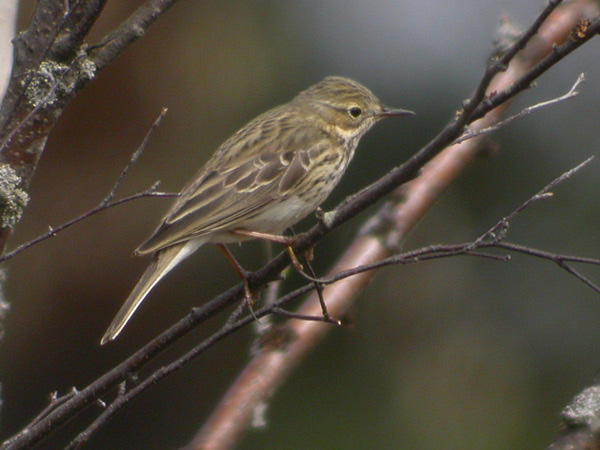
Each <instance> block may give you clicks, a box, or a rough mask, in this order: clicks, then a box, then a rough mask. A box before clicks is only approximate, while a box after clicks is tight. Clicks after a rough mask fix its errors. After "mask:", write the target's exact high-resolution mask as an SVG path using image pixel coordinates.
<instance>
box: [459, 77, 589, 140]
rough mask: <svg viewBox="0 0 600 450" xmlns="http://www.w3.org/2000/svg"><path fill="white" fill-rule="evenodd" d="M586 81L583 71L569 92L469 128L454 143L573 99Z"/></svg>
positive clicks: (492, 130)
mask: <svg viewBox="0 0 600 450" xmlns="http://www.w3.org/2000/svg"><path fill="white" fill-rule="evenodd" d="M583 81H585V74H583V73H581V74H579V76H578V77H577V80H576V81H575V84H573V86H571V89H569V92H567V93H566V94H564V95H561V96H560V97H557V98H554V99H552V100H547V101H545V102H541V103H537V104H535V105H532V106H529V107H527V108H524V109H523V110H522V111H521V112H519V113H518V114H515V115H513V116H510V117H508V118H506V119H504V120H502V121H500V122H498V123H496V124H495V125H492V126H490V127H487V128H482V129H481V130H469V129H467V130H466V131H465V133H464V134H463V135H462V136H461V137H459V138H458V139H456V140H455V141H454V142H453V144H460V143H461V142H463V141H466V140H467V139H473V138H475V137H480V136H484V135H487V134H490V133H493V132H495V131H498V130H499V129H500V128H503V127H505V126H506V125H508V124H510V123H512V122H513V121H515V120H517V119H520V118H521V117H523V116H526V115H527V114H531V113H532V112H534V111H536V110H538V109H541V108H545V107H547V106H551V105H554V104H556V103H560V102H563V101H565V100H569V99H572V98H574V97H577V96H578V95H579V92H578V91H576V89H577V87H579V85H580V84H581V83H582V82H583Z"/></svg>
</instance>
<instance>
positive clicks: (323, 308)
mask: <svg viewBox="0 0 600 450" xmlns="http://www.w3.org/2000/svg"><path fill="white" fill-rule="evenodd" d="M310 256H311V257H312V256H313V254H312V249H311V254H310ZM304 259H305V263H306V267H307V268H308V271H309V273H310V276H311V278H312V281H313V283H314V285H315V290H316V291H317V296H318V297H319V304H320V305H321V312H322V313H323V319H324V321H325V322H329V323H333V324H335V325H341V324H342V322H341V321H340V320H337V319H334V318H333V317H331V316H330V315H329V311H327V305H326V304H325V299H324V298H323V284H322V283H319V279H318V278H317V274H316V273H315V271H314V269H313V267H312V265H311V264H310V260H309V259H308V257H307V256H305V258H304Z"/></svg>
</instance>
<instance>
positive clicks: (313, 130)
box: [101, 76, 415, 345]
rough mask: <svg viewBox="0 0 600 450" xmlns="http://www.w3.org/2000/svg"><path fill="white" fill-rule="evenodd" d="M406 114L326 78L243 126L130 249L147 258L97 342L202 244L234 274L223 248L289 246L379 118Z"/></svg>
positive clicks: (345, 81) (347, 82) (357, 87)
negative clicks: (260, 243) (268, 243)
mask: <svg viewBox="0 0 600 450" xmlns="http://www.w3.org/2000/svg"><path fill="white" fill-rule="evenodd" d="M414 114H415V113H414V112H412V111H409V110H405V109H396V108H390V107H387V106H385V105H384V104H383V103H382V102H381V101H380V100H379V99H378V98H377V97H376V96H375V95H374V94H373V93H372V92H371V91H370V90H369V89H367V88H366V87H364V86H363V85H361V84H360V83H358V82H356V81H354V80H351V79H349V78H344V77H339V76H329V77H326V78H325V79H323V80H322V81H320V82H318V83H316V84H314V85H312V86H310V87H309V88H307V89H305V90H304V91H302V92H300V93H299V94H298V95H296V96H295V97H294V98H293V99H292V100H291V101H289V102H288V103H285V104H283V105H280V106H277V107H275V108H273V109H271V110H269V111H267V112H265V113H263V114H261V115H259V116H258V117H256V118H255V119H253V120H251V121H250V122H249V123H248V124H246V125H245V126H244V127H243V128H241V129H240V130H239V131H237V132H236V133H234V134H233V135H232V136H231V137H230V138H229V139H227V140H226V141H225V142H224V143H223V144H222V145H221V146H220V147H219V148H218V149H217V151H216V152H215V153H214V154H213V156H212V157H211V158H210V159H209V160H208V162H207V163H206V164H205V165H204V166H203V167H202V168H201V169H200V170H199V171H198V172H197V173H196V175H195V176H194V177H192V179H191V180H190V181H189V182H188V183H187V185H186V186H185V187H184V188H183V189H182V191H181V193H180V195H179V196H178V197H177V199H176V200H175V201H174V203H173V205H172V207H171V208H170V210H169V211H168V213H167V214H166V215H165V217H164V218H163V220H162V222H161V223H160V225H159V226H158V228H157V229H156V230H155V231H154V233H153V234H152V235H151V236H150V237H149V238H148V239H147V240H146V241H145V242H143V243H142V244H141V245H140V246H139V247H138V248H137V249H136V250H135V252H134V254H135V255H149V254H150V255H152V260H151V262H150V264H149V265H148V267H147V268H146V270H145V272H144V273H143V275H142V276H141V278H140V279H139V281H138V283H137V284H136V286H135V287H134V289H133V290H132V291H131V293H130V295H129V297H128V298H127V299H126V300H125V302H124V304H123V306H122V307H121V309H120V310H119V312H118V313H117V315H116V316H115V318H114V319H113V321H112V323H111V324H110V326H109V327H108V329H107V331H106V333H105V334H104V336H103V337H102V340H101V344H102V345H104V344H106V343H107V342H109V341H112V340H113V339H115V338H116V337H117V336H118V335H119V334H120V333H121V331H122V330H123V328H124V327H125V325H126V324H127V322H128V321H129V319H130V318H131V316H132V315H133V314H134V313H135V311H136V310H137V308H138V307H139V306H140V304H141V303H142V301H143V300H144V299H145V298H146V296H147V295H148V293H149V292H150V291H151V289H152V288H153V287H154V286H155V285H156V284H157V283H158V282H159V281H160V280H161V279H162V278H163V277H164V276H165V275H166V274H167V273H168V272H170V271H171V270H172V269H173V268H174V267H175V266H177V265H178V264H179V263H180V262H181V261H183V260H184V259H185V258H187V257H188V256H190V255H191V254H192V253H194V252H195V251H196V250H198V248H200V247H201V246H202V245H204V244H207V243H212V244H217V245H218V246H219V247H220V248H221V249H222V250H224V251H225V252H226V255H229V256H228V258H229V259H230V261H231V262H232V263H233V264H234V267H235V266H236V264H237V263H236V262H235V259H233V256H232V255H231V254H230V253H229V252H228V251H227V249H226V247H225V244H231V243H239V242H242V241H246V240H248V239H253V238H259V239H266V240H272V241H276V242H282V243H289V241H288V240H286V237H284V236H282V233H283V232H284V231H285V230H287V229H288V228H290V227H291V226H292V225H294V224H296V223H297V222H299V221H300V220H301V219H303V218H305V217H306V216H308V215H309V214H310V213H311V212H313V211H315V210H316V209H317V208H318V207H319V205H321V203H322V202H323V201H324V200H325V199H326V198H327V197H328V195H329V194H330V192H331V191H332V190H333V188H334V187H335V186H336V185H337V184H338V182H339V181H340V178H341V177H342V175H343V174H344V172H345V171H346V168H347V167H348V164H349V162H350V160H351V159H352V157H353V156H354V152H355V149H356V147H357V145H358V142H359V140H360V138H361V137H362V136H364V134H365V133H366V132H367V131H369V129H371V127H372V126H373V125H374V124H375V123H377V122H379V121H380V120H382V119H384V118H387V117H393V116H405V115H414ZM236 270H237V271H238V274H240V275H241V276H242V277H243V272H241V268H240V267H239V266H238V267H236ZM244 282H245V287H246V288H247V282H246V280H245V279H244Z"/></svg>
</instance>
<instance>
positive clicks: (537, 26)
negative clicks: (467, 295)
mask: <svg viewBox="0 0 600 450" xmlns="http://www.w3.org/2000/svg"><path fill="white" fill-rule="evenodd" d="M149 3H152V2H149ZM161 3H162V4H163V5H164V4H166V3H165V2H161ZM558 3H560V2H551V3H549V5H548V7H547V8H546V9H545V10H544V13H542V14H541V15H540V17H539V18H538V19H537V20H536V22H535V23H534V24H533V25H532V26H531V27H530V29H529V30H528V31H527V32H526V33H525V34H524V35H523V36H522V37H521V38H520V39H519V41H518V42H517V43H516V44H515V45H514V46H513V47H511V48H510V49H509V50H508V51H507V53H506V55H505V56H503V57H502V58H500V59H499V60H500V61H503V63H502V64H498V65H496V66H492V67H494V68H493V69H488V70H486V73H485V74H484V76H483V78H482V81H481V83H480V86H479V88H478V89H476V91H475V93H474V94H473V96H472V97H471V99H470V100H469V101H468V102H466V104H465V107H464V108H463V111H462V112H461V113H460V114H459V116H458V119H457V120H454V121H452V122H451V123H450V124H448V126H447V127H445V128H444V129H443V130H442V132H441V133H440V134H439V135H438V136H437V137H436V138H434V139H433V140H432V141H431V142H430V143H429V144H427V145H426V146H425V147H424V148H423V149H422V150H421V151H419V152H418V153H417V154H416V155H415V156H413V157H412V158H411V159H409V161H408V162H407V163H405V164H403V165H402V166H400V167H398V168H395V169H393V170H392V171H391V172H390V173H389V174H387V175H386V176H384V177H383V178H381V179H380V180H379V181H378V182H376V183H374V184H373V185H371V186H369V187H368V188H366V189H364V190H362V191H361V192H359V193H357V194H356V195H355V196H353V197H351V198H348V199H346V200H345V201H344V202H343V203H342V204H341V205H340V206H339V207H338V208H337V209H336V210H335V211H334V212H333V213H330V214H329V215H327V220H323V221H321V223H319V224H318V225H317V226H315V227H313V228H312V229H311V230H310V231H309V232H308V233H306V235H305V236H304V237H303V238H301V239H300V240H299V241H298V242H297V243H296V244H295V246H294V248H295V250H296V252H297V253H298V254H302V253H303V251H304V250H307V249H308V248H309V247H312V246H314V244H315V243H317V242H318V241H319V240H320V239H322V238H323V237H324V236H325V235H326V234H327V233H329V232H330V231H331V230H332V229H334V228H336V227H338V226H339V225H341V224H342V223H344V222H346V221H347V220H349V219H350V218H352V217H354V216H355V215H356V214H357V213H358V212H360V211H362V210H364V209H365V208H367V207H368V206H370V205H372V204H373V203H375V202H376V201H378V200H379V199H381V198H382V197H383V196H385V195H387V194H389V193H391V192H392V191H394V190H395V189H396V188H398V187H399V186H400V185H402V184H403V183H405V182H406V181H409V180H411V179H413V178H414V177H415V176H416V174H417V173H418V172H419V170H421V169H423V170H422V175H421V176H420V177H419V178H417V179H415V180H414V181H412V182H411V183H410V185H408V186H406V187H405V188H404V190H403V192H404V193H407V194H406V196H407V198H406V201H405V203H403V204H402V206H401V207H399V206H398V205H397V204H394V203H390V204H389V205H387V207H388V209H389V212H388V214H387V215H386V216H390V217H394V219H395V220H397V223H396V225H397V227H392V226H391V225H390V226H389V227H387V229H386V227H385V226H381V227H375V228H373V231H374V232H373V233H371V234H370V235H363V236H361V237H360V238H359V239H357V240H356V241H355V242H354V243H352V244H351V245H350V247H349V249H348V251H347V252H346V254H345V255H344V256H343V257H342V259H341V260H340V263H339V266H338V267H355V266H364V265H366V264H371V263H375V262H377V261H379V260H381V259H382V258H383V257H385V256H389V252H390V249H391V248H393V247H391V246H386V244H387V243H394V242H396V241H398V240H401V239H402V237H403V236H404V235H405V233H406V232H407V231H408V230H409V229H410V228H411V227H412V226H413V225H414V223H415V222H416V221H417V220H418V218H419V217H420V215H422V214H424V210H426V209H427V207H428V205H429V204H430V202H431V201H432V200H431V199H429V200H427V201H425V202H422V200H423V197H420V196H419V189H429V190H430V191H429V192H433V193H434V195H433V196H432V198H433V199H435V198H437V197H438V196H439V195H440V194H441V192H442V191H443V188H444V186H446V185H447V183H449V182H451V180H452V179H453V178H454V177H455V176H456V175H457V174H458V173H459V172H460V170H461V168H462V167H464V166H465V165H466V163H467V162H468V161H469V160H470V159H472V158H473V157H474V155H476V154H477V145H476V143H477V141H478V139H472V140H470V141H468V142H464V143H462V144H460V145H457V146H452V147H450V148H446V146H447V145H449V144H451V143H452V142H453V141H454V140H455V139H456V138H457V137H459V136H460V135H461V134H462V133H463V131H464V128H465V126H466V125H467V124H473V122H474V121H475V120H476V119H477V118H479V117H483V116H484V115H485V117H483V119H481V121H479V122H478V123H477V124H473V127H474V128H478V127H486V126H490V125H491V124H492V123H494V122H497V121H498V120H499V115H500V114H501V112H502V109H501V108H498V106H499V105H502V106H504V102H506V100H508V99H509V98H511V97H512V96H514V95H515V94H516V93H518V92H521V91H523V90H524V89H527V88H528V86H529V85H530V83H531V81H533V80H534V79H535V78H537V77H538V76H540V75H541V74H542V73H544V72H545V71H546V70H548V69H549V68H550V67H551V66H553V65H554V64H555V63H557V62H558V61H560V60H561V59H562V58H563V57H564V56H566V55H567V54H569V53H570V52H571V51H573V50H574V49H575V48H577V47H578V46H580V45H581V44H582V43H583V42H584V41H583V40H579V41H577V43H576V44H575V43H574V41H568V42H566V43H565V44H563V45H562V46H559V47H558V50H557V52H555V53H552V55H551V56H552V58H551V59H548V57H546V58H545V59H543V61H544V64H543V65H541V66H540V65H539V64H538V65H535V66H534V64H535V61H539V60H540V59H542V58H544V56H545V53H543V52H541V51H540V52H538V53H535V54H533V55H531V54H528V59H527V61H526V62H523V61H520V63H521V64H519V65H518V70H516V69H515V70H514V71H511V69H510V68H511V66H512V64H511V65H510V66H509V67H508V70H506V71H504V72H503V70H504V69H506V67H505V65H506V64H508V63H509V62H511V61H512V60H513V59H515V55H517V53H518V52H519V50H520V49H522V48H523V47H525V44H526V43H527V42H528V41H529V40H530V39H531V36H533V35H534V34H536V33H538V32H541V31H540V30H541V29H542V28H541V25H542V23H544V21H545V20H546V19H547V18H548V19H549V20H551V17H550V16H549V15H550V13H551V12H552V11H553V10H554V8H556V6H557V5H558ZM567 7H569V6H565V8H567ZM595 23H596V22H593V23H592V26H591V29H593V27H594V26H595ZM571 26H572V24H571ZM131 31H134V30H133V29H132V30H131ZM131 31H130V32H131ZM130 32H129V33H130ZM555 37H556V36H553V35H551V34H550V33H548V39H550V40H552V42H556V41H558V39H555ZM124 39H126V38H124ZM584 39H585V40H587V39H588V38H587V36H584ZM112 44H113V43H112V42H107V43H106V47H107V46H109V45H112ZM114 44H115V45H116V46H117V47H116V48H119V42H115V43H114ZM548 48H549V47H548ZM101 51H102V48H100V49H99V50H98V52H97V53H96V54H95V55H96V56H98V55H99V52H101ZM524 51H526V50H524ZM553 55H558V56H553ZM107 57H108V58H109V59H110V58H111V56H110V55H109V54H108V53H107ZM96 61H97V62H99V61H100V59H97V60H96ZM486 92H487V94H486ZM490 93H496V94H495V95H494V96H492V97H490ZM486 96H487V97H486ZM494 108H496V109H494ZM492 109H493V111H492ZM445 148H446V149H445ZM444 149H445V150H444ZM465 149H468V150H466V151H465ZM442 150H444V151H443V152H442ZM449 150H451V151H449ZM440 152H442V153H440ZM437 154H440V155H439V157H438V158H436V161H431V160H432V158H433V157H434V156H435V155H437ZM429 161H431V162H429ZM427 162H429V164H427V165H426V166H425V167H424V165H425V164H426V163H427ZM448 167H452V170H448ZM433 180H435V181H433ZM396 196H397V197H400V194H396ZM413 196H414V198H416V199H418V200H419V201H421V205H420V207H419V206H418V205H417V203H418V202H417V201H415V202H414V203H411V198H413ZM406 205H408V207H409V208H414V209H412V210H410V211H409V210H408V209H407V206H406ZM387 222H391V221H389V220H388V219H385V218H384V219H382V220H380V223H381V224H385V223H387ZM384 231H388V232H384ZM381 237H384V239H381ZM487 256H489V255H486V257H487ZM288 264H289V257H288V254H287V252H282V253H280V254H279V255H278V256H277V257H275V258H274V259H273V260H271V261H270V262H269V263H268V264H267V265H266V266H264V267H263V268H261V269H260V270H258V271H257V272H255V273H253V274H251V277H250V280H249V283H250V285H251V287H252V288H253V289H256V290H258V289H260V287H261V286H264V285H265V284H266V283H268V282H270V281H272V280H275V279H277V278H278V277H279V274H280V273H281V271H282V270H283V269H284V268H285V267H286V266H287V265H288ZM338 270H339V269H338ZM333 273H336V272H335V271H334V272H333ZM372 274H373V271H372V270H371V271H369V272H365V273H361V274H357V275H354V276H351V277H349V278H347V279H346V280H345V281H344V282H343V283H336V284H333V285H330V286H328V287H327V288H326V289H325V296H326V299H327V302H328V309H329V311H330V312H331V314H332V315H333V316H334V317H335V316H339V315H341V314H342V313H343V311H345V310H346V309H347V308H348V307H349V306H350V304H351V302H352V300H353V299H354V298H355V297H356V295H357V294H358V293H359V292H361V290H362V289H364V287H365V286H366V284H367V283H368V282H369V280H370V279H371V277H372ZM312 289H314V285H313V284H310V285H307V286H305V287H303V288H300V289H297V290H296V291H294V292H291V293H289V294H287V295H285V296H283V297H282V298H280V301H278V302H276V303H275V304H274V305H271V306H269V307H268V308H273V307H279V306H280V305H281V304H283V302H284V301H286V299H288V298H295V297H297V296H298V295H301V294H302V293H306V292H309V291H311V290H312ZM242 296H243V287H242V285H241V284H239V285H237V286H235V287H233V288H231V289H229V290H228V291H226V292H224V293H222V294H221V295H219V296H217V297H216V298H214V299H213V300H211V301H210V302H208V303H206V304H205V305H203V306H202V307H200V308H195V309H193V311H192V312H191V313H190V314H189V315H188V316H187V317H185V318H184V319H182V320H181V321H179V322H178V323H177V324H175V325H174V326H172V327H171V328H170V329H168V330H167V331H166V332H165V333H163V334H162V335H160V336H159V337H157V338H156V339H154V340H152V341H151V342H150V343H149V344H147V345H146V346H145V347H144V348H143V349H141V350H140V351H138V352H136V353H135V354H134V355H132V356H131V357H130V358H128V359H127V360H126V361H124V362H123V363H121V364H120V365H118V366H117V367H115V368H114V369H112V370H111V371H109V372H108V373H106V374H105V375H104V376H103V377H101V378H99V379H98V380H96V381H94V382H93V383H91V384H90V385H89V386H88V387H86V388H85V389H83V390H82V391H81V393H80V394H79V395H77V396H76V397H74V398H73V399H71V400H69V401H68V402H66V403H65V404H63V405H61V406H60V407H58V408H56V409H55V410H54V411H52V412H51V413H50V414H49V415H48V416H47V417H46V418H45V419H44V421H43V423H39V424H37V425H35V426H34V427H32V428H31V429H30V430H29V432H28V433H27V435H25V436H24V437H23V438H21V439H19V440H18V441H15V442H14V443H13V445H12V446H11V447H10V448H27V447H30V446H31V445H33V444H35V443H37V442H39V441H40V440H41V439H43V438H44V437H45V436H47V435H48V434H49V433H50V432H52V431H53V430H55V429H56V428H57V427H59V426H61V425H62V424H64V423H65V422H66V421H68V420H70V419H71V418H72V417H73V416H74V415H76V414H77V413H78V412H80V411H81V410H82V409H83V408H85V407H86V406H87V405H89V404H91V403H92V402H94V401H95V400H96V399H97V398H99V397H101V396H102V395H104V394H105V393H107V392H108V391H109V390H110V389H112V388H114V387H116V386H117V385H118V384H119V383H120V382H122V381H123V380H125V379H126V378H127V376H128V375H129V374H131V373H134V372H136V371H137V370H138V369H140V368H141V367H142V366H143V365H145V364H146V363H147V362H148V361H150V360H152V359H153V358H154V357H155V356H156V355H157V354H158V353H160V352H161V351H162V350H163V349H165V348H167V347H168V346H169V345H171V344H172V343H174V342H175V341H177V340H178V339H179V338H180V337H181V336H183V335H185V334H186V333H188V332H189V331H190V330H192V329H193V328H195V327H196V326H198V325H199V324H200V323H203V322H204V321H205V320H206V319H207V318H209V317H211V316H213V315H214V314H216V313H217V312H218V311H221V310H223V309H224V308H225V307H226V306H228V305H231V304H233V303H235V302H236V301H239V300H240V299H241V298H242ZM268 308H263V309H260V310H258V311H255V314H256V315H257V316H258V317H262V316H263V315H264V314H267V313H268V312H270V310H269V309H268ZM320 312H321V310H320V306H319V304H318V301H317V299H316V298H311V299H309V300H307V303H306V304H305V305H303V306H302V307H301V308H300V309H299V310H298V312H297V313H298V314H299V315H305V316H312V317H316V316H317V315H319V314H320ZM252 321H253V318H252V317H251V316H247V317H245V318H242V319H240V320H239V321H237V322H235V323H226V324H225V326H224V327H223V328H222V329H221V331H220V332H219V333H217V334H215V335H213V336H211V337H210V338H209V339H208V340H206V341H204V342H203V343H202V344H201V345H200V346H197V347H195V348H194V349H192V350H191V351H189V352H187V353H185V355H183V357H182V358H180V359H178V360H177V361H175V362H173V363H172V364H169V365H167V366H165V367H163V368H162V369H160V370H159V371H157V372H155V373H153V374H152V375H151V376H149V377H148V378H146V379H145V380H144V381H142V382H141V383H139V384H138V385H136V386H134V387H133V388H132V389H131V390H129V391H128V392H126V393H124V394H123V395H119V396H118V397H117V398H116V399H115V401H114V402H113V403H112V404H110V405H109V407H108V408H107V411H108V409H111V412H110V413H108V412H106V411H105V413H103V417H109V416H110V415H111V414H113V411H116V410H118V409H119V408H120V407H121V406H122V405H124V404H125V403H127V402H128V401H129V400H130V399H132V398H134V397H135V396H136V395H139V393H141V392H142V391H143V390H145V389H147V388H148V387H149V386H151V385H153V384H154V383H156V382H157V381H159V380H160V379H162V378H164V377H166V376H167V375H168V374H170V373H172V372H173V371H175V370H178V369H179V368H180V367H182V366H183V365H184V364H186V363H187V362H188V361H190V360H191V359H192V358H193V357H195V356H197V355H198V354H200V353H201V352H202V351H203V350H204V349H206V348H208V347H210V346H211V345H214V343H215V342H217V341H219V340H221V339H223V338H224V337H226V336H227V335H228V334H231V333H232V332H233V331H235V330H237V329H239V327H241V326H244V325H246V324H248V323H251V322H252ZM329 329H330V327H328V326H326V325H325V324H322V323H317V322H313V321H299V320H294V321H289V322H288V323H286V325H285V326H284V327H277V328H276V329H274V330H273V331H272V333H273V336H274V338H273V340H271V341H268V344H267V345H264V346H263V348H262V351H261V352H260V354H258V355H256V356H255V358H254V359H253V360H252V362H251V363H250V364H249V365H248V367H247V368H246V370H244V372H243V373H242V374H241V375H240V377H239V379H238V381H237V382H236V383H235V384H234V387H233V388H232V390H231V391H230V393H228V394H227V396H226V398H225V399H224V402H223V405H229V408H228V409H227V411H224V410H222V409H218V410H217V411H215V415H214V416H213V417H212V418H211V419H210V420H209V421H208V422H207V423H206V424H205V428H204V430H205V433H203V434H202V436H203V437H202V438H199V439H202V440H205V439H211V442H221V441H219V439H226V440H227V441H228V442H231V441H232V439H233V440H234V441H235V440H236V439H237V436H239V435H240V433H241V432H242V431H243V430H244V429H245V428H246V427H247V424H248V423H249V420H248V418H249V417H250V416H251V412H252V411H253V410H254V409H255V407H256V401H264V400H265V399H267V398H268V397H269V395H271V394H272V393H273V392H274V391H275V388H276V386H278V385H279V384H280V383H281V382H282V381H283V379H284V378H285V375H286V374H287V373H289V372H290V371H291V370H292V368H293V367H295V365H296V364H298V362H299V361H300V360H301V358H302V357H303V356H304V355H305V354H306V353H307V352H308V351H309V350H310V349H311V348H312V347H313V346H314V345H315V343H316V342H318V341H319V339H321V338H322V337H323V336H324V334H325V333H326V331H327V330H329ZM281 336H284V337H287V338H288V340H287V341H286V340H285V339H284V342H285V344H286V346H285V349H282V348H281V347H278V346H277V342H281V340H280V339H279V340H278V339H277V338H280V337H281ZM269 344H270V345H269ZM270 350H271V351H270ZM259 375H260V376H259ZM250 385H251V386H252V390H251V391H252V395H251V396H248V394H250V392H248V390H247V388H248V386H250ZM221 413H222V414H221ZM99 420H100V421H101V422H99V423H100V424H102V423H105V421H104V419H100V418H99ZM96 429H97V428H96ZM206 433H210V436H208V435H207V434H206Z"/></svg>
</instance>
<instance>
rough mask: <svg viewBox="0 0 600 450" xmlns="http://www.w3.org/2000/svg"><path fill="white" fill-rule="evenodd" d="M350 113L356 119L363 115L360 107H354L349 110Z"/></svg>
mask: <svg viewBox="0 0 600 450" xmlns="http://www.w3.org/2000/svg"><path fill="white" fill-rule="evenodd" d="M348 113H349V114H350V116H351V117H353V118H354V119H358V117H359V116H360V115H361V114H362V109H360V108H359V107H358V106H353V107H352V108H350V109H349V110H348Z"/></svg>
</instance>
